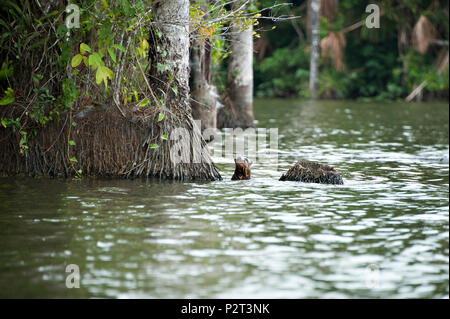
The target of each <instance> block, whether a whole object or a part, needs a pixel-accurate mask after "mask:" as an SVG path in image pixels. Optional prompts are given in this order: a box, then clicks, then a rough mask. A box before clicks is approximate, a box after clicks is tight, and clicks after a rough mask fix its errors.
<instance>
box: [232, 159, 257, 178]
mask: <svg viewBox="0 0 450 319" xmlns="http://www.w3.org/2000/svg"><path fill="white" fill-rule="evenodd" d="M234 163H235V164H236V168H235V170H234V174H233V177H231V180H232V181H236V180H243V179H250V167H251V166H252V162H251V161H250V160H249V159H248V158H246V157H238V158H236V159H235V160H234Z"/></svg>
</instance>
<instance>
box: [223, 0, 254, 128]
mask: <svg viewBox="0 0 450 319" xmlns="http://www.w3.org/2000/svg"><path fill="white" fill-rule="evenodd" d="M242 3H243V1H238V2H235V3H234V5H233V8H239V7H240V6H241V5H242ZM243 28H245V29H243ZM230 31H231V34H230V42H231V48H230V51H231V53H230V60H229V64H228V80H227V82H228V83H227V84H228V97H227V99H226V100H225V106H224V107H223V108H221V109H219V111H218V115H217V126H218V127H219V128H227V127H229V128H234V127H241V128H243V129H245V128H248V127H253V125H254V123H253V122H254V115H253V34H252V33H253V25H252V24H251V25H250V27H243V26H242V22H239V21H238V22H232V24H231V28H230Z"/></svg>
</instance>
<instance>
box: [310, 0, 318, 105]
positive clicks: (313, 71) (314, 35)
mask: <svg viewBox="0 0 450 319" xmlns="http://www.w3.org/2000/svg"><path fill="white" fill-rule="evenodd" d="M310 10H311V11H310V12H311V62H310V74H309V89H310V90H311V98H313V99H316V98H317V86H318V76H319V40H320V39H319V30H320V0H311V8H310Z"/></svg>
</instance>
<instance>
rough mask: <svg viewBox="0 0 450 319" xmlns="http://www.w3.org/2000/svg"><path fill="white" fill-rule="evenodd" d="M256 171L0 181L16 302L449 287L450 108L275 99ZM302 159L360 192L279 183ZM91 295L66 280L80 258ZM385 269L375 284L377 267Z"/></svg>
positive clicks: (7, 269)
mask: <svg viewBox="0 0 450 319" xmlns="http://www.w3.org/2000/svg"><path fill="white" fill-rule="evenodd" d="M256 114H257V117H258V120H259V124H258V125H259V126H261V127H279V130H280V131H279V132H280V143H279V147H280V150H279V166H278V167H273V166H271V165H269V164H265V163H263V162H259V163H258V162H257V163H255V164H254V167H253V172H252V173H253V179H252V180H249V181H230V180H229V178H230V177H231V175H232V171H233V164H232V163H231V162H230V161H228V160H221V159H217V162H218V163H219V166H220V170H221V172H222V175H223V176H224V178H225V180H224V181H222V182H213V183H169V182H159V181H154V180H150V181H145V180H133V181H122V180H119V181H118V180H88V179H86V180H83V181H81V182H71V181H61V180H48V179H37V180H33V179H24V178H15V179H11V178H2V179H0V210H1V214H0V284H1V286H2V287H6V288H5V289H3V290H2V291H1V292H0V296H1V297H12V296H13V297H121V298H130V297H157V298H166V297H172V298H177V297H180V298H185V297H236V298H243V297H270V298H278V297H288V298H297V297H325V298H336V297H338V298H339V297H344V298H347V297H387V298H403V297H408V298H409V297H414V298H421V297H433V298H440V297H444V296H448V293H449V292H448V282H449V281H448V252H449V251H448V242H449V238H448V237H449V236H448V234H449V233H448V231H449V227H448V225H449V223H448V218H449V215H448V193H449V183H448V180H449V178H448V176H449V175H448V150H449V148H448V105H440V104H422V105H416V104H414V105H413V104H411V105H401V104H390V105H378V104H362V105H361V104H355V103H350V102H320V103H318V104H310V103H309V102H307V103H305V102H298V101H277V100H266V101H260V102H259V103H258V105H257V106H256ZM298 157H303V158H307V159H310V160H319V161H324V162H327V163H330V164H332V165H334V166H335V167H336V168H338V169H339V170H340V171H341V173H342V175H343V177H344V180H345V182H346V183H345V185H342V186H334V185H333V186H330V185H315V184H298V183H295V182H279V181H278V178H279V176H280V175H281V173H282V171H284V170H286V169H287V168H288V167H289V166H290V165H292V164H293V163H294V162H295V161H296V159H297V158H298ZM70 263H75V264H78V265H79V266H80V270H81V288H80V289H67V288H65V284H64V283H65V276H66V273H65V266H66V265H67V264H70ZM370 267H375V268H376V269H377V277H375V282H373V281H371V280H372V279H373V278H372V279H371V277H370V278H369V277H368V276H370V275H371V274H373V271H372V270H371V269H372V268H370Z"/></svg>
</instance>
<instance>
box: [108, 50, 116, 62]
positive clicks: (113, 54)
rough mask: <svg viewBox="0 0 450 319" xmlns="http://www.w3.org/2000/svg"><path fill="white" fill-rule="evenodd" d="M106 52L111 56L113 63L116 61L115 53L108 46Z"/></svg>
mask: <svg viewBox="0 0 450 319" xmlns="http://www.w3.org/2000/svg"><path fill="white" fill-rule="evenodd" d="M108 53H109V55H110V56H111V59H112V60H113V61H114V63H117V60H116V54H115V53H114V50H113V49H112V48H108Z"/></svg>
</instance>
